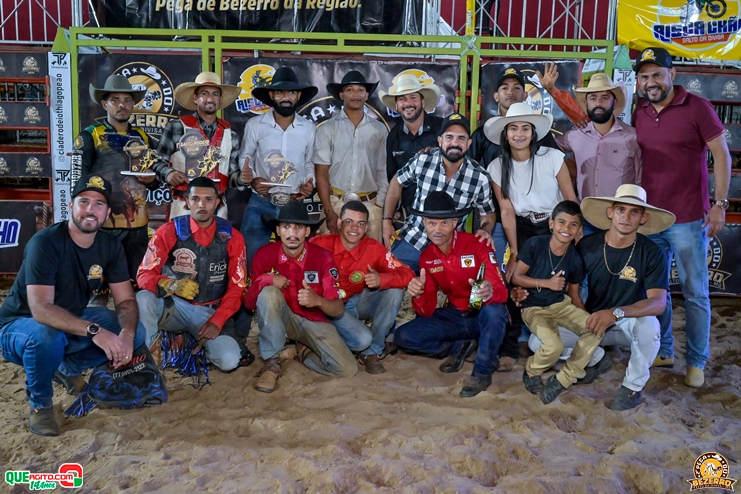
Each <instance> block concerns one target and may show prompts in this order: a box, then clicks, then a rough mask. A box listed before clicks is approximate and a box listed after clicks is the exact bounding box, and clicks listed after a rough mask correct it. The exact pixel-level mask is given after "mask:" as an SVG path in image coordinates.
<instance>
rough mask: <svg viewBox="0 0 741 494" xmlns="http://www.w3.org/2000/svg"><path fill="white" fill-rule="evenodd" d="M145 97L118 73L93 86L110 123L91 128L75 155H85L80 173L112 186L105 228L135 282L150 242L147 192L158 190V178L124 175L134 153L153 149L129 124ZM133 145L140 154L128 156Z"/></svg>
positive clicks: (82, 135)
mask: <svg viewBox="0 0 741 494" xmlns="http://www.w3.org/2000/svg"><path fill="white" fill-rule="evenodd" d="M145 93H146V90H139V89H134V88H132V87H131V84H130V83H129V80H128V79H127V78H126V76H123V75H118V74H114V75H111V76H109V77H108V79H106V81H105V85H104V86H103V87H102V88H96V87H94V86H93V85H92V84H90V98H91V99H92V100H93V101H94V102H95V103H96V104H99V105H101V106H102V107H103V109H104V110H105V111H106V119H105V120H102V121H100V122H99V123H95V124H93V125H91V126H89V127H87V128H86V129H85V130H83V131H82V132H80V135H78V136H77V138H76V139H75V153H76V154H81V155H82V156H81V161H82V163H81V169H80V174H81V175H90V174H97V175H100V176H101V177H103V178H105V179H106V180H108V181H109V182H110V183H111V185H112V187H113V194H112V196H111V204H110V206H111V216H110V217H109V218H108V219H107V220H106V222H105V224H104V225H103V229H104V230H106V231H107V232H109V233H111V234H113V235H114V236H115V237H116V238H118V239H119V240H120V241H121V244H122V245H123V247H124V252H125V254H126V262H127V264H128V266H129V276H130V277H131V279H132V280H136V270H137V269H139V264H141V262H142V259H143V258H144V253H145V252H146V251H147V242H149V235H148V233H147V224H148V223H149V215H148V214H147V206H146V199H147V189H148V188H149V189H156V188H157V187H159V182H158V181H156V180H155V177H154V176H144V175H138V176H133V175H127V174H122V173H121V172H127V173H128V172H130V171H131V170H130V164H131V160H132V159H133V158H134V155H141V154H142V153H143V151H144V149H145V148H150V147H152V140H151V139H150V137H149V136H148V135H147V133H146V132H144V130H143V129H141V128H139V127H134V126H132V125H131V123H129V118H130V117H131V113H132V111H133V110H134V105H135V104H136V103H138V102H139V101H141V99H142V98H143V97H144V94H145ZM132 147H138V148H139V149H138V152H136V153H134V152H132V155H129V153H128V151H129V150H130V149H132ZM73 175H74V176H77V175H76V174H73ZM73 185H74V184H73Z"/></svg>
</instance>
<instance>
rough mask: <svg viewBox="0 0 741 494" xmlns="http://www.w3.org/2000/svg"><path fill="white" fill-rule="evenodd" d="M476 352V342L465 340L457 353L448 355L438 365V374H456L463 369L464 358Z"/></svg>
mask: <svg viewBox="0 0 741 494" xmlns="http://www.w3.org/2000/svg"><path fill="white" fill-rule="evenodd" d="M475 350H476V340H465V341H463V342H462V345H461V348H460V350H459V351H458V352H456V353H454V354H450V355H449V356H448V358H446V359H445V361H444V362H443V363H442V364H440V372H444V373H446V374H448V373H450V372H458V371H459V370H461V369H462V368H463V364H464V362H465V361H466V357H468V356H469V355H471V354H472V353H473V352H474V351H475Z"/></svg>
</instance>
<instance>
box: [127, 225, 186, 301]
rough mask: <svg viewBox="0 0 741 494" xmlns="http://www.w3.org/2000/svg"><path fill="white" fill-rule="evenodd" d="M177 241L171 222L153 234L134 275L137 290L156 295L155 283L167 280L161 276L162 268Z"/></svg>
mask: <svg viewBox="0 0 741 494" xmlns="http://www.w3.org/2000/svg"><path fill="white" fill-rule="evenodd" d="M177 240H178V239H177V237H176V236H175V223H173V222H169V223H165V224H164V225H162V226H161V227H159V228H158V229H157V231H156V232H154V235H153V236H152V239H151V240H150V241H149V245H148V246H147V252H145V254H144V260H142V263H141V265H140V266H139V271H138V272H137V273H136V283H137V285H139V288H141V289H143V290H149V291H150V292H152V293H154V294H155V295H156V294H157V282H158V281H159V280H162V279H166V278H167V276H164V275H163V274H162V266H163V265H164V264H165V262H167V257H168V256H169V255H170V251H171V250H172V248H173V247H174V246H175V244H176V243H177Z"/></svg>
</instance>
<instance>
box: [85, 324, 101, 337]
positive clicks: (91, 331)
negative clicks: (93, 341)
mask: <svg viewBox="0 0 741 494" xmlns="http://www.w3.org/2000/svg"><path fill="white" fill-rule="evenodd" d="M98 333H100V326H99V325H97V324H95V323H94V322H91V323H90V324H88V325H87V336H88V338H94V337H95V335H96V334H98Z"/></svg>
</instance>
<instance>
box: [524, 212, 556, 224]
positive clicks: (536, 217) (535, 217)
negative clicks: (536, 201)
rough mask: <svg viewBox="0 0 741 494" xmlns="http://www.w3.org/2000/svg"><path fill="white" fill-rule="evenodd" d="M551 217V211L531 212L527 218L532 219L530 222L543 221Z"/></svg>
mask: <svg viewBox="0 0 741 494" xmlns="http://www.w3.org/2000/svg"><path fill="white" fill-rule="evenodd" d="M550 217H551V213H533V212H531V213H530V214H528V215H527V216H525V218H527V219H528V220H530V223H541V222H543V221H545V220H547V219H548V218H550Z"/></svg>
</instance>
